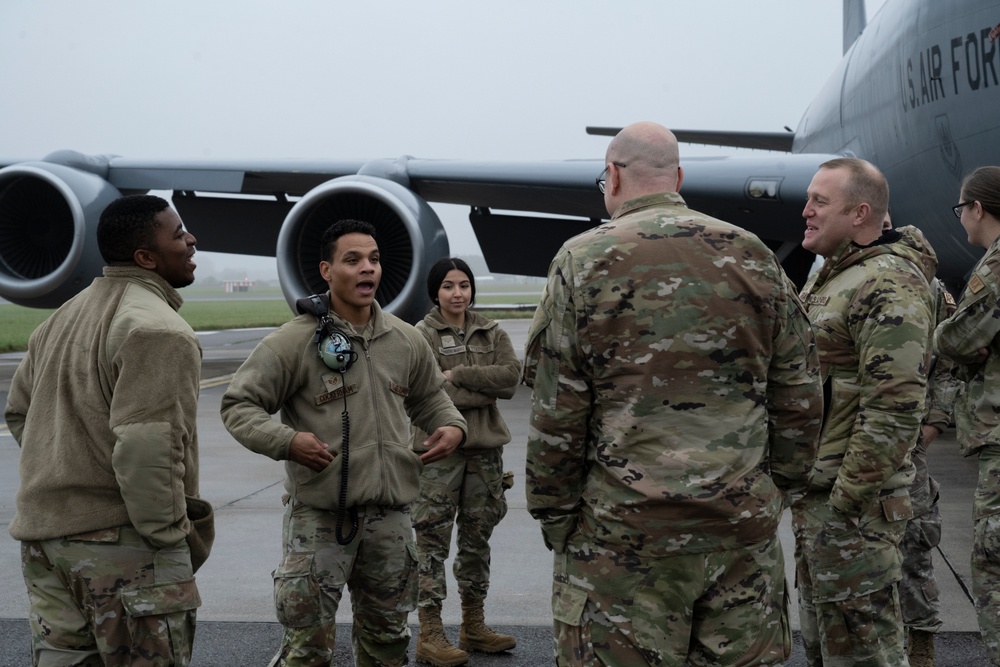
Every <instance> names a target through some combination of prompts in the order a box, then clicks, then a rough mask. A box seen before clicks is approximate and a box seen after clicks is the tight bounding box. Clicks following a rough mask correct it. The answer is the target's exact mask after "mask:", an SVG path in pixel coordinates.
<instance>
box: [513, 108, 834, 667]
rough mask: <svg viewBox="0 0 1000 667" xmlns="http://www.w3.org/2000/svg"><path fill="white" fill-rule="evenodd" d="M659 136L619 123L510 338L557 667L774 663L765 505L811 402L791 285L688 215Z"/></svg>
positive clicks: (810, 358) (784, 495)
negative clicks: (549, 557)
mask: <svg viewBox="0 0 1000 667" xmlns="http://www.w3.org/2000/svg"><path fill="white" fill-rule="evenodd" d="M683 180H684V172H683V170H682V169H681V167H680V164H679V157H678V150H677V140H676V139H675V137H674V135H673V134H672V133H671V132H670V131H669V130H667V129H666V128H664V127H662V126H660V125H656V124H654V123H637V124H635V125H630V126H629V127H627V128H625V129H624V130H622V131H621V132H620V133H619V134H618V135H617V136H616V137H615V138H614V139H613V140H612V142H611V144H610V145H609V146H608V150H607V156H606V160H605V170H604V171H603V172H602V174H601V176H600V177H599V178H598V180H597V184H598V187H599V188H600V189H601V191H602V192H603V193H604V198H605V203H606V205H607V209H608V212H609V213H610V214H611V221H610V222H609V223H607V224H604V225H601V226H599V227H597V228H595V229H592V230H590V231H589V232H586V233H584V234H581V235H580V236H577V237H575V238H573V239H571V240H569V241H567V242H566V243H565V245H563V247H562V248H561V249H560V251H559V253H558V254H557V255H556V258H555V259H554V260H553V262H552V266H551V268H550V270H549V277H548V283H547V285H546V288H545V292H544V295H543V298H542V303H541V304H540V306H539V308H538V310H537V311H536V314H535V320H534V321H533V323H532V326H531V331H530V333H529V341H528V349H527V354H526V357H527V370H526V374H525V381H526V382H527V383H528V384H531V385H533V390H534V394H533V396H532V414H531V425H530V432H529V439H528V458H527V497H528V509H529V511H530V512H531V514H532V516H533V517H534V518H536V519H538V520H539V521H540V522H541V528H542V534H543V537H544V540H545V544H546V545H547V546H548V547H549V548H550V549H551V550H552V551H553V552H554V553H555V559H554V565H553V599H552V612H553V618H554V635H555V641H556V656H557V662H558V664H559V665H579V664H586V665H630V666H631V665H647V664H649V665H653V664H655V665H684V664H687V661H688V660H691V663H692V664H725V665H763V664H784V661H785V659H786V657H787V656H788V655H789V653H790V651H791V645H790V633H789V626H788V619H787V608H786V605H785V600H786V589H785V578H784V562H783V558H782V551H781V546H780V544H779V542H778V537H777V528H778V520H779V518H780V517H781V512H782V508H783V507H784V506H786V505H787V504H788V503H790V502H791V501H792V500H793V499H794V498H796V497H798V496H801V495H802V494H803V493H804V492H805V489H806V480H807V476H808V472H809V469H810V467H811V466H812V464H813V460H814V458H815V452H816V450H815V442H816V436H817V435H818V432H819V427H820V420H821V412H822V393H821V389H820V384H819V380H818V360H817V357H816V352H815V349H814V340H813V336H812V332H811V330H810V328H809V324H808V321H807V320H806V318H805V314H804V312H803V310H802V306H801V304H800V303H799V301H798V298H797V297H796V293H795V292H796V290H795V288H794V287H793V286H792V284H791V282H790V281H789V280H788V279H787V277H786V276H785V274H784V272H783V271H782V269H781V266H780V265H779V263H778V260H777V259H776V258H775V257H774V255H773V254H772V253H771V251H770V250H768V249H767V247H766V246H765V245H764V244H763V243H761V241H760V240H759V239H758V238H757V237H755V236H754V235H753V234H750V233H748V232H746V231H744V230H742V229H740V228H738V227H734V226H733V225H730V224H727V223H725V222H722V221H721V220H716V219H714V218H710V217H708V216H706V215H703V214H701V213H698V212H697V211H692V210H691V209H689V208H687V206H685V204H684V200H683V199H682V198H681V196H680V195H679V194H678V193H677V190H678V188H679V187H680V185H681V183H682V182H683Z"/></svg>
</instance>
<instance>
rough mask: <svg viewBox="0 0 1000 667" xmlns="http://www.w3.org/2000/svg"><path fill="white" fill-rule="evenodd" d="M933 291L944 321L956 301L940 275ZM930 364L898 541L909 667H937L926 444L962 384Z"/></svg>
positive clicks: (932, 496) (937, 524)
mask: <svg viewBox="0 0 1000 667" xmlns="http://www.w3.org/2000/svg"><path fill="white" fill-rule="evenodd" d="M931 289H932V290H933V291H934V295H935V299H936V300H935V311H934V314H935V322H937V323H940V322H941V321H943V320H944V319H945V318H947V317H950V316H951V315H952V314H953V313H954V312H955V299H954V298H953V297H952V296H951V294H950V293H949V292H948V291H947V290H946V289H945V288H944V285H942V283H941V281H940V280H938V279H936V278H935V279H934V280H932V281H931ZM931 368H932V370H931V374H930V376H929V377H928V378H927V405H926V409H925V410H924V419H923V421H922V422H921V425H920V436H919V438H918V439H917V445H916V447H914V449H913V451H912V452H911V453H910V458H911V459H912V461H913V467H914V469H915V473H916V474H915V477H914V479H913V483H912V484H910V503H911V505H912V506H913V518H912V519H910V520H909V522H908V523H907V524H906V532H905V533H904V534H903V541H902V542H901V543H900V545H899V547H900V550H901V551H902V554H903V578H902V579H901V580H900V582H899V601H900V604H901V606H902V609H903V623H904V625H905V626H906V630H907V644H906V655H907V656H908V657H909V660H910V667H933V665H934V634H935V633H937V632H938V630H939V629H940V628H941V617H940V614H939V604H938V585H937V580H936V579H935V577H934V559H933V557H932V552H933V550H934V548H935V547H937V545H938V544H940V542H941V512H940V509H939V507H938V498H939V496H938V490H939V488H940V485H939V484H938V483H937V481H936V480H935V479H934V478H933V477H931V475H930V472H929V470H928V469H927V448H928V447H930V445H931V443H933V442H934V441H935V440H936V439H937V437H938V436H939V435H941V434H942V433H944V431H945V430H946V429H947V428H948V427H949V426H950V425H951V413H952V406H953V405H954V402H955V394H956V392H957V391H958V388H959V385H960V384H961V383H960V382H959V381H958V379H957V378H956V377H955V376H954V374H953V373H952V364H951V362H949V361H948V360H947V359H940V358H938V357H934V358H933V359H932V361H931Z"/></svg>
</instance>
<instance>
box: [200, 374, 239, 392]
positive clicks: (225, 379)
mask: <svg viewBox="0 0 1000 667" xmlns="http://www.w3.org/2000/svg"><path fill="white" fill-rule="evenodd" d="M232 381H233V374H232V373H230V374H229V375H220V376H218V377H214V378H205V379H204V380H202V381H201V383H200V384H199V385H198V386H199V387H200V388H201V389H211V388H212V387H218V386H221V385H224V384H229V383H230V382H232Z"/></svg>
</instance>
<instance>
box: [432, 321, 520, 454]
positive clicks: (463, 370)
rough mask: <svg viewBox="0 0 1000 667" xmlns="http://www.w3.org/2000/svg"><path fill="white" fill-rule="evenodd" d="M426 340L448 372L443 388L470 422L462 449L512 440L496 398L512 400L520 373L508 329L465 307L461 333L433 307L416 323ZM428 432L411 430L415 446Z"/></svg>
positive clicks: (495, 446) (500, 445)
mask: <svg viewBox="0 0 1000 667" xmlns="http://www.w3.org/2000/svg"><path fill="white" fill-rule="evenodd" d="M416 327H417V331H419V332H420V333H422V334H423V335H424V338H426V339H427V342H428V344H430V346H431V349H432V350H433V351H434V355H435V356H436V357H437V361H438V365H439V366H440V367H441V370H442V371H451V380H450V381H448V382H445V384H444V388H445V391H447V392H448V396H449V397H450V398H451V400H452V402H454V403H455V407H457V408H458V409H459V411H460V412H461V413H462V416H463V417H465V421H466V422H467V423H468V425H469V435H468V437H467V438H466V439H465V444H463V445H462V448H463V449H494V448H497V447H502V446H503V445H505V444H507V443H508V442H510V431H508V430H507V424H505V423H504V420H503V417H502V416H501V415H500V410H498V409H497V399H498V398H511V397H513V396H514V392H515V391H516V390H517V384H518V380H519V379H520V377H521V362H519V361H518V360H517V354H516V353H515V352H514V346H513V344H511V342H510V336H508V335H507V332H506V331H504V330H503V329H501V328H500V326H499V325H498V324H497V323H496V322H495V321H493V320H491V319H489V318H487V317H483V316H482V315H480V314H479V313H476V312H473V311H471V310H470V311H466V313H465V330H464V334H465V335H464V337H463V336H462V335H460V333H459V332H458V331H456V330H455V329H454V328H453V327H452V326H451V325H450V324H448V323H447V322H445V321H444V318H442V317H441V311H440V310H438V308H436V307H435V308H433V309H432V310H431V312H429V313H427V316H426V317H424V319H423V320H422V321H420V322H417V324H416ZM426 439H427V434H426V433H424V432H423V431H422V430H421V429H419V428H417V429H414V441H413V448H414V449H415V450H417V451H421V450H423V449H425V447H424V446H423V442H424V440H426Z"/></svg>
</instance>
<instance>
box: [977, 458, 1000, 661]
mask: <svg viewBox="0 0 1000 667" xmlns="http://www.w3.org/2000/svg"><path fill="white" fill-rule="evenodd" d="M972 595H973V597H974V598H975V600H976V616H977V617H978V619H979V632H980V633H981V634H982V636H983V643H985V644H986V649H987V651H988V652H989V655H990V659H991V660H992V661H993V664H994V665H1000V445H988V446H986V447H982V448H981V449H980V450H979V482H978V484H977V485H976V496H975V500H974V501H973V541H972Z"/></svg>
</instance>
